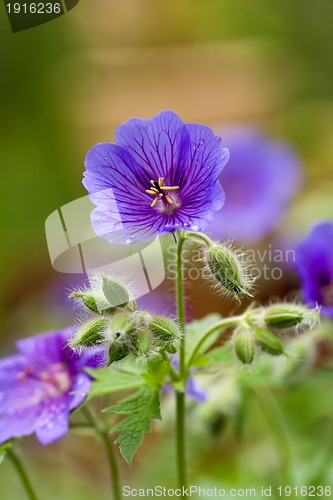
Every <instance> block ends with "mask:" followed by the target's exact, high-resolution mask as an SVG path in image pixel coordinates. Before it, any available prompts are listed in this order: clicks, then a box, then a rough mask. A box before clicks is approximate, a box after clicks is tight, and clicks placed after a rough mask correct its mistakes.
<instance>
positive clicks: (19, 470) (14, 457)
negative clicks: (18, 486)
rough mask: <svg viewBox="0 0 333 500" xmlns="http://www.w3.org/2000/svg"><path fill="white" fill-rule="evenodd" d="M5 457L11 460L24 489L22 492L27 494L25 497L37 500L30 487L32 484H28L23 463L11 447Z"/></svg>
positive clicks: (28, 480)
mask: <svg viewBox="0 0 333 500" xmlns="http://www.w3.org/2000/svg"><path fill="white" fill-rule="evenodd" d="M7 456H8V458H9V459H10V460H11V462H12V464H13V465H14V467H15V469H16V472H17V474H18V476H19V477H20V479H21V482H22V485H23V487H24V490H25V492H26V494H27V497H28V498H29V499H30V500H37V499H38V497H37V495H36V493H35V491H34V489H33V487H32V484H31V482H30V479H29V477H28V475H27V472H26V470H25V468H24V466H23V463H22V461H21V459H20V458H19V457H18V455H17V454H16V453H15V451H14V450H13V448H12V447H10V448H8V450H7Z"/></svg>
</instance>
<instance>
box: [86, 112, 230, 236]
mask: <svg viewBox="0 0 333 500" xmlns="http://www.w3.org/2000/svg"><path fill="white" fill-rule="evenodd" d="M115 139H116V144H111V143H101V144H97V145H96V146H94V147H93V148H92V149H91V150H90V151H89V152H88V154H87V157H86V161H85V166H86V172H85V173H84V180H83V184H84V186H85V187H86V189H87V190H88V193H89V195H90V199H91V201H92V202H93V203H94V204H95V205H97V207H96V208H95V209H94V210H93V212H92V224H93V227H94V230H95V232H96V233H97V234H98V235H99V236H104V237H109V238H110V239H112V235H111V234H110V233H114V232H119V231H120V230H121V229H122V227H124V229H125V232H126V239H128V240H129V242H131V241H133V242H134V241H139V240H142V239H146V238H148V237H152V236H154V235H156V234H157V233H158V234H161V233H164V232H167V231H172V230H173V229H177V228H192V229H193V230H200V229H202V228H203V227H204V226H205V225H206V224H207V221H209V220H212V218H213V215H214V213H215V212H216V211H217V210H219V209H220V208H221V207H222V205H223V202H224V192H223V190H222V188H221V185H220V183H219V181H218V176H219V174H220V172H221V171H222V169H223V167H224V166H225V164H226V163H227V161H228V158H229V152H228V150H227V149H225V148H222V147H221V139H220V137H217V136H216V135H214V133H213V131H212V130H211V129H210V128H208V127H205V126H203V125H198V124H195V123H187V124H185V123H184V122H183V121H182V120H181V119H180V118H179V116H178V115H176V113H174V112H172V111H161V112H160V113H158V114H157V115H156V116H155V117H154V118H152V119H146V120H143V119H140V118H132V119H131V120H129V121H127V122H126V123H124V124H122V125H120V127H118V129H117V130H116V133H115Z"/></svg>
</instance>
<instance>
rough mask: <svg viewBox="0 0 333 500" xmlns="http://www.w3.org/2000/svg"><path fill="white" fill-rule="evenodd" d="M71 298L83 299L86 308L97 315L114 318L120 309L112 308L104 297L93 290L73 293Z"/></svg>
mask: <svg viewBox="0 0 333 500" xmlns="http://www.w3.org/2000/svg"><path fill="white" fill-rule="evenodd" d="M71 297H78V298H80V299H82V302H83V304H84V306H85V307H86V308H87V309H89V310H90V311H92V312H94V313H96V314H103V315H107V316H112V315H113V314H115V313H116V311H117V309H118V308H117V307H110V305H109V304H108V302H107V301H106V299H105V297H104V295H102V294H101V293H99V292H94V291H92V290H86V291H84V292H73V293H72V294H71Z"/></svg>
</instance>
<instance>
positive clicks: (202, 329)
mask: <svg viewBox="0 0 333 500" xmlns="http://www.w3.org/2000/svg"><path fill="white" fill-rule="evenodd" d="M221 319H222V317H221V315H220V314H209V315H208V316H206V317H205V318H202V319H200V320H197V321H192V323H190V324H189V325H187V327H186V351H187V358H190V356H191V353H192V352H193V350H194V348H195V346H196V345H197V343H198V342H199V341H200V339H201V338H202V336H203V335H204V334H205V333H206V332H207V330H209V328H211V327H212V326H213V325H215V323H217V322H218V321H220V320H221ZM219 335H220V330H217V331H216V332H214V333H213V334H212V335H210V336H209V337H208V339H207V340H205V342H204V343H203V344H202V346H201V347H200V350H199V352H198V354H200V353H202V352H205V351H206V350H207V349H209V347H211V346H212V345H213V344H214V343H215V342H216V340H217V339H218V338H219Z"/></svg>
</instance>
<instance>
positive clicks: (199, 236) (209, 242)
mask: <svg viewBox="0 0 333 500" xmlns="http://www.w3.org/2000/svg"><path fill="white" fill-rule="evenodd" d="M186 235H187V236H188V237H189V238H194V239H199V240H201V241H203V242H204V243H206V245H207V246H208V247H211V246H213V245H214V242H213V241H212V240H211V239H210V238H208V236H207V235H206V234H204V233H194V232H192V231H188V232H187V233H186Z"/></svg>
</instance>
